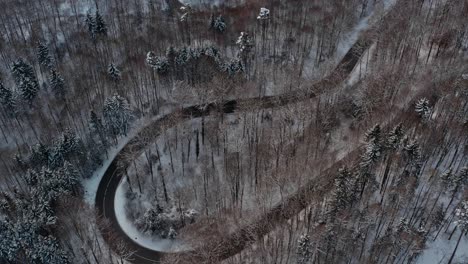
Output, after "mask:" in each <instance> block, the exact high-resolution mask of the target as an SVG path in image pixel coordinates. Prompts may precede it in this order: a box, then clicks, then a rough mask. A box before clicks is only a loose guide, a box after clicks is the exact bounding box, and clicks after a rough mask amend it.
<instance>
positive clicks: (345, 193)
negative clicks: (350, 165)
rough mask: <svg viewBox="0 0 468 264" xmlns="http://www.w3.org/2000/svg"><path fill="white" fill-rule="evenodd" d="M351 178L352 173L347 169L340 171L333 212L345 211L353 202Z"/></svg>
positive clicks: (336, 183) (336, 184) (336, 182)
mask: <svg viewBox="0 0 468 264" xmlns="http://www.w3.org/2000/svg"><path fill="white" fill-rule="evenodd" d="M351 177H352V175H351V172H349V171H348V169H347V168H342V169H340V170H339V172H338V177H336V179H335V190H334V192H333V211H338V210H340V209H344V208H346V206H348V204H349V203H350V202H351V198H352V197H351V188H350V187H351V184H350V183H351V181H350V179H351Z"/></svg>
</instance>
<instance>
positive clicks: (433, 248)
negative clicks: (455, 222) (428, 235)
mask: <svg viewBox="0 0 468 264" xmlns="http://www.w3.org/2000/svg"><path fill="white" fill-rule="evenodd" d="M452 229H453V226H452V228H451V229H450V230H452ZM459 235H460V233H459V231H457V232H456V233H455V234H454V235H453V237H452V239H451V240H448V235H447V234H444V235H441V236H439V237H438V238H437V239H436V241H433V242H428V245H427V249H425V250H424V251H423V252H422V253H421V255H420V256H419V257H418V259H417V260H416V263H417V264H429V263H447V262H448V260H449V259H450V256H451V255H452V253H453V250H454V249H455V246H456V244H457V240H458V236H459ZM430 240H431V239H430ZM466 249H468V238H467V237H466V236H464V237H463V238H462V240H461V241H460V245H459V246H458V250H457V252H456V254H455V258H454V261H453V263H468V250H466Z"/></svg>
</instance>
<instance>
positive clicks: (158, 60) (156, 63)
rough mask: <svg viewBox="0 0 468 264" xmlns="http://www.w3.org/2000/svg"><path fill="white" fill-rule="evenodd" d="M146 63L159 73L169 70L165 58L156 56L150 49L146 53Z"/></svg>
mask: <svg viewBox="0 0 468 264" xmlns="http://www.w3.org/2000/svg"><path fill="white" fill-rule="evenodd" d="M146 63H147V64H148V65H149V66H150V67H151V68H153V69H154V70H156V72H157V73H159V74H164V73H166V72H167V71H168V70H169V61H168V60H167V58H165V57H159V56H156V54H155V53H154V52H152V51H150V52H148V53H147V54H146Z"/></svg>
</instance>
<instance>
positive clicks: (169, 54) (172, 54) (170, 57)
mask: <svg viewBox="0 0 468 264" xmlns="http://www.w3.org/2000/svg"><path fill="white" fill-rule="evenodd" d="M153 54H154V53H153ZM176 56H177V51H176V50H175V49H174V47H173V46H170V47H169V48H167V50H166V58H167V61H168V63H169V64H170V65H171V66H173V65H174V63H175V58H176Z"/></svg>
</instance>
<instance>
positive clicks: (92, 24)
mask: <svg viewBox="0 0 468 264" xmlns="http://www.w3.org/2000/svg"><path fill="white" fill-rule="evenodd" d="M85 22H86V25H87V26H88V33H89V35H90V36H91V38H92V39H93V40H95V39H96V19H95V18H94V16H93V15H92V14H91V10H88V12H87V13H86V20H85Z"/></svg>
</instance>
